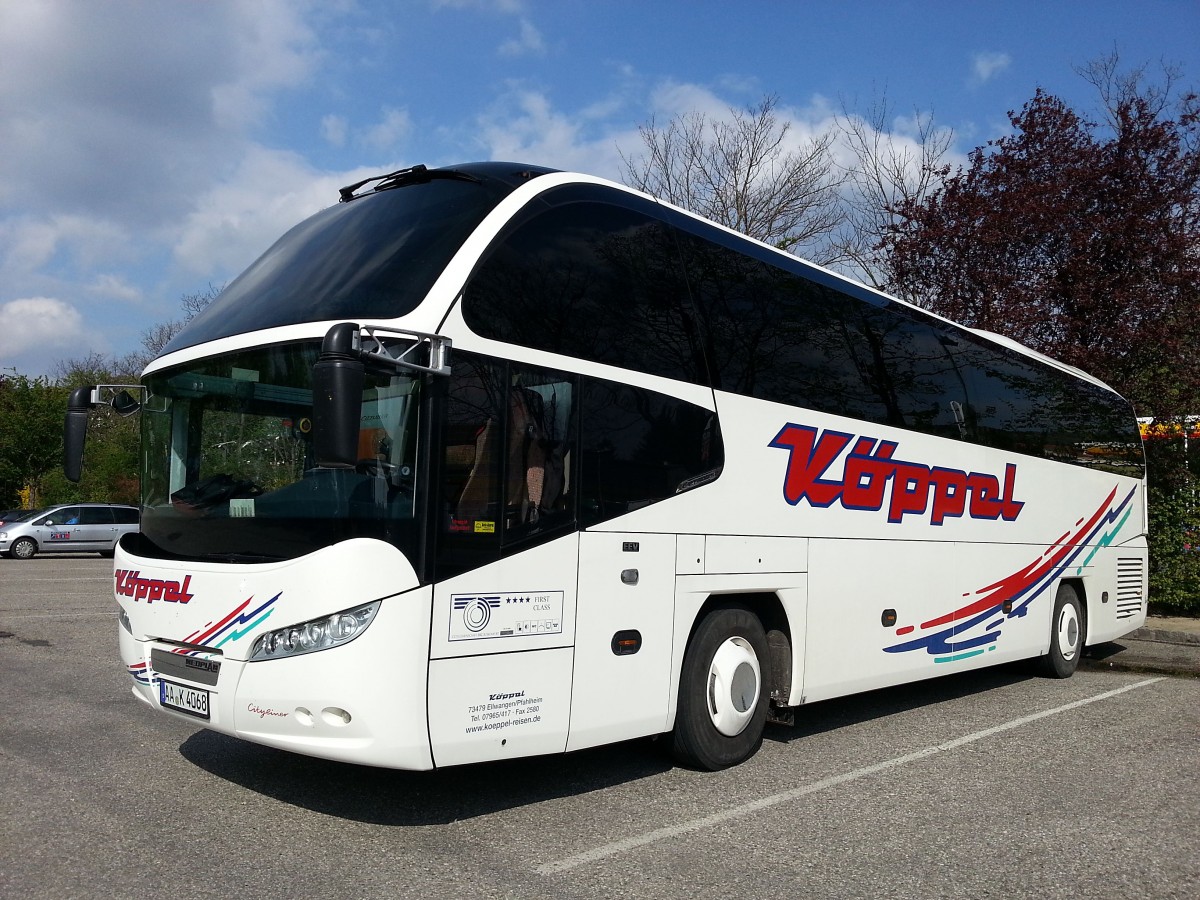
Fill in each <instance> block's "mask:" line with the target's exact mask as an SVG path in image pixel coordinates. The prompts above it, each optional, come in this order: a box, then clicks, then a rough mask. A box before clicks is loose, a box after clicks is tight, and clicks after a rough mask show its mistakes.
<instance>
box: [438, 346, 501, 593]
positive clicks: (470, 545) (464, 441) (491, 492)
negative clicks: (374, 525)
mask: <svg viewBox="0 0 1200 900" xmlns="http://www.w3.org/2000/svg"><path fill="white" fill-rule="evenodd" d="M503 373H504V368H503V366H502V365H494V364H490V363H488V362H487V361H485V360H481V359H479V358H478V357H473V356H471V355H470V354H465V353H464V354H459V355H456V356H455V360H454V374H453V375H452V376H451V380H450V387H449V392H448V393H449V396H448V399H447V401H446V420H445V425H444V429H445V430H444V434H443V449H442V463H443V470H442V484H441V510H440V517H441V533H442V537H441V539H440V541H439V551H438V570H439V575H438V577H439V578H444V577H447V576H448V575H452V574H454V573H456V572H461V571H464V570H466V569H469V568H472V567H474V566H478V565H484V564H486V563H487V562H489V561H491V560H494V559H499V557H500V525H499V522H500V515H501V512H502V510H501V506H500V502H501V499H500V492H501V487H502V485H501V463H502V461H503V458H504V454H503V451H502V449H501V448H502V447H503V441H504V428H505V424H504V419H503V417H502V415H501V409H502V408H503V407H502V405H501V402H500V401H501V399H502V392H503Z"/></svg>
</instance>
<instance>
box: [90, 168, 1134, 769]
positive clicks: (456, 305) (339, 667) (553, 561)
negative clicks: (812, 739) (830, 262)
mask: <svg viewBox="0 0 1200 900" xmlns="http://www.w3.org/2000/svg"><path fill="white" fill-rule="evenodd" d="M341 195H342V196H341V200H342V202H340V203H338V204H336V205H335V206H333V207H331V208H329V209H326V210H325V211H323V212H321V213H318V214H317V215H315V216H313V217H312V218H310V219H308V220H306V221H305V222H303V223H301V224H300V225H297V226H296V227H295V228H293V229H292V230H291V231H290V232H288V233H287V234H286V235H285V236H284V237H283V238H282V239H281V240H280V241H279V242H278V243H276V244H275V245H274V246H273V247H272V248H271V249H270V250H268V251H267V252H266V254H265V255H263V256H262V257H261V258H260V259H259V260H258V261H257V262H256V263H254V264H253V265H252V266H251V267H250V268H249V269H248V270H247V271H246V272H245V273H244V274H242V275H241V276H240V277H239V278H238V279H237V280H235V281H234V282H233V283H232V284H230V285H229V287H228V288H227V289H226V290H225V291H224V292H223V294H222V295H221V296H219V297H218V298H217V299H215V300H214V301H213V302H212V304H211V305H210V306H209V307H208V308H207V309H206V310H204V311H203V312H202V313H201V314H200V315H198V316H197V317H196V318H195V319H194V320H193V321H192V322H191V323H190V324H189V325H188V326H187V327H186V328H185V329H183V330H182V331H181V332H180V333H179V335H178V336H177V337H176V338H175V339H174V340H173V341H172V342H171V343H170V344H169V345H168V346H167V347H166V348H165V350H164V351H163V353H162V355H161V356H160V357H158V358H157V359H156V360H155V361H154V362H153V363H151V364H150V365H149V366H148V367H147V368H146V371H145V373H144V376H143V378H142V383H141V385H140V392H141V403H142V408H141V422H142V426H141V427H142V448H141V472H140V474H141V490H142V504H141V505H142V520H141V533H140V534H139V535H131V536H127V537H126V538H125V539H124V540H122V542H121V544H120V547H119V548H118V550H117V554H116V560H115V572H114V590H115V595H116V600H117V602H118V604H119V606H120V630H119V634H120V652H121V656H122V659H123V661H124V664H125V666H126V667H127V669H128V672H129V675H130V679H131V683H132V689H133V694H134V696H135V697H137V698H138V699H139V700H140V701H142V702H143V703H145V704H147V705H149V706H151V707H153V708H155V709H159V710H162V711H163V712H164V713H166V714H168V715H172V716H176V717H180V718H182V719H185V720H187V721H190V722H196V723H198V724H201V725H203V726H204V727H207V728H211V729H213V730H215V731H218V732H222V733H225V734H229V735H236V736H238V737H240V738H244V739H246V740H248V741H254V742H257V743H261V744H266V745H269V746H272V747H280V748H284V749H288V750H294V751H296V752H298V753H305V754H311V755H313V756H320V757H326V758H330V759H337V760H345V761H349V762H356V763H366V764H370V765H376V766H388V767H394V768H400V769H415V770H421V769H432V768H435V767H441V766H449V765H458V764H463V763H473V762H478V761H484V760H496V759H507V758H511V757H515V756H525V755H533V754H546V753H558V752H564V751H572V750H577V749H580V748H584V747H591V746H595V745H598V744H604V743H609V742H613V741H620V740H625V739H629V738H635V737H639V736H644V735H658V734H669V735H670V737H669V740H670V742H671V746H672V747H673V749H674V752H675V754H676V756H677V757H678V758H679V759H680V760H681V761H683V762H684V763H685V764H689V765H692V766H697V767H700V768H706V769H718V768H722V767H725V766H729V765H733V764H736V763H738V762H740V761H742V760H744V759H746V758H747V757H749V756H750V755H751V754H753V753H754V752H755V750H756V749H757V748H758V746H759V745H760V743H761V741H762V735H763V728H764V723H765V722H767V721H768V720H771V721H780V722H787V721H789V720H790V719H791V717H792V716H793V714H794V713H793V711H794V710H795V708H796V707H800V706H803V705H804V704H807V703H812V702H815V701H820V700H826V699H829V698H832V697H838V696H844V695H847V694H851V693H854V692H857V691H864V690H870V689H873V688H880V687H884V686H887V685H896V684H901V683H905V682H911V681H915V680H918V679H922V678H929V677H933V676H938V675H943V674H946V673H952V672H963V671H966V670H969V669H976V668H979V667H982V666H989V665H995V664H997V663H1004V662H1009V661H1013V660H1020V659H1027V658H1028V659H1034V658H1039V657H1040V663H1041V666H1042V667H1043V668H1044V670H1045V672H1046V673H1047V674H1049V675H1052V676H1058V677H1066V676H1068V675H1070V674H1071V673H1072V672H1073V671H1074V670H1075V667H1076V665H1077V664H1078V662H1079V658H1080V656H1081V654H1082V652H1083V648H1084V647H1085V646H1086V645H1088V644H1093V643H1096V642H1102V641H1109V640H1112V639H1114V638H1116V637H1119V636H1120V635H1123V634H1125V633H1127V632H1129V631H1131V630H1133V629H1134V628H1137V627H1138V626H1140V625H1142V623H1143V621H1144V618H1145V613H1146V604H1145V589H1146V534H1145V533H1146V510H1145V490H1144V480H1143V479H1144V463H1143V457H1142V448H1141V441H1140V439H1139V433H1138V426H1137V422H1136V420H1135V418H1134V413H1133V411H1132V409H1131V407H1130V405H1129V403H1127V402H1126V401H1124V400H1122V399H1121V397H1119V396H1118V395H1117V394H1116V393H1114V392H1113V391H1112V390H1111V389H1110V388H1108V387H1106V386H1105V385H1104V384H1102V383H1101V382H1099V381H1097V380H1096V379H1094V378H1091V377H1089V376H1088V375H1086V374H1084V373H1083V372H1080V371H1078V370H1075V369H1072V368H1069V367H1067V366H1064V365H1062V364H1060V363H1057V362H1054V361H1053V360H1050V359H1047V358H1045V357H1043V356H1040V355H1038V354H1035V353H1033V352H1031V351H1030V350H1028V349H1026V348H1023V347H1021V346H1019V345H1016V344H1015V343H1013V342H1010V341H1007V340H1005V339H1003V338H999V337H997V336H995V335H989V334H984V333H980V332H977V331H973V330H970V329H967V328H963V327H960V326H957V325H954V324H952V323H950V322H948V321H946V320H944V319H940V318H937V317H935V316H933V315H930V314H928V313H926V312H924V311H922V310H920V309H917V308H915V307H912V306H910V305H908V304H905V303H903V302H901V301H898V300H895V299H892V298H889V297H887V296H884V295H882V294H879V293H877V292H875V291H872V290H870V289H868V288H865V287H863V286H861V285H859V284H856V283H854V282H851V281H848V280H846V279H844V278H841V277H839V276H837V275H834V274H832V273H830V272H828V271H825V270H823V269H821V268H818V267H815V266H813V265H810V264H808V263H806V262H803V261H801V260H799V259H796V258H795V257H792V256H790V255H787V254H785V253H782V252H779V251H777V250H775V249H773V248H771V247H768V246H766V245H764V244H761V243H758V242H756V241H753V240H750V239H748V238H746V237H744V236H741V235H738V234H735V233H733V232H731V231H729V230H727V229H724V228H722V227H719V226H717V225H714V224H712V223H710V222H707V221H705V220H702V219H700V218H697V217H696V216H693V215H691V214H689V213H687V212H685V211H682V210H680V209H677V208H675V207H672V206H669V205H667V204H665V203H661V202H658V201H656V200H655V199H653V198H651V197H648V196H646V195H644V194H640V193H638V192H636V191H633V190H630V189H628V188H625V187H622V186H619V185H617V184H613V183H609V182H606V181H603V180H601V179H597V178H593V177H589V176H585V175H578V174H567V173H562V172H555V171H551V170H547V169H541V168H533V167H527V166H521V165H512V164H504V163H495V162H493V163H480V164H471V165H462V166H457V167H453V168H444V169H426V168H425V167H422V166H417V167H414V168H412V169H406V170H403V171H400V172H394V173H391V174H389V175H385V176H381V177H379V178H376V179H370V180H368V181H365V182H362V183H360V184H357V185H352V186H350V187H347V188H344V189H343V190H342V192H341ZM104 393H105V392H104V391H103V390H101V389H86V388H85V389H80V390H79V391H77V392H76V394H75V395H74V396H73V398H72V407H71V409H70V410H69V412H68V425H67V443H68V448H69V450H68V456H67V468H68V474H71V475H73V476H74V477H75V478H78V471H79V466H80V465H81V462H82V435H83V430H84V428H85V426H86V416H87V407H88V405H89V403H95V402H98V399H99V398H100V396H101V395H103V394H104ZM123 399H124V400H125V401H126V403H128V401H129V398H128V397H127V396H126V397H123Z"/></svg>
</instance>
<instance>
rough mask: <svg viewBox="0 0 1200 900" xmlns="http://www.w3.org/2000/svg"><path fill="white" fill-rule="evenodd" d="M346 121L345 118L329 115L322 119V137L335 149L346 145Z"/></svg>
mask: <svg viewBox="0 0 1200 900" xmlns="http://www.w3.org/2000/svg"><path fill="white" fill-rule="evenodd" d="M347 127H348V126H347V124H346V119H345V117H344V116H335V115H332V114H330V115H328V116H324V117H323V118H322V119H321V137H322V138H324V139H325V141H326V142H327V143H329V144H332V145H333V146H334V147H344V146H345V144H346V129H347Z"/></svg>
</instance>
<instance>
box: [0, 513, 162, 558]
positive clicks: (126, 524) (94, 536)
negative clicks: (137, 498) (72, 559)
mask: <svg viewBox="0 0 1200 900" xmlns="http://www.w3.org/2000/svg"><path fill="white" fill-rule="evenodd" d="M138 522H139V516H138V510H137V507H134V506H124V505H122V504H117V503H64V504H62V505H60V506H51V507H47V508H46V509H42V510H38V511H37V512H34V513H31V514H29V515H27V516H25V517H24V518H22V519H18V520H15V521H9V522H5V523H4V524H3V525H0V553H3V554H4V555H5V556H11V557H13V558H14V559H32V558H33V557H34V556H35V555H36V554H38V553H99V554H100V555H101V556H112V555H113V551H114V550H115V549H116V546H117V541H119V540H120V539H121V535H123V534H130V533H132V532H136V531H139V530H140V528H141V526H140V525H139V524H138Z"/></svg>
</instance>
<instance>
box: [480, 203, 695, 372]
mask: <svg viewBox="0 0 1200 900" xmlns="http://www.w3.org/2000/svg"><path fill="white" fill-rule="evenodd" d="M613 193H614V192H611V191H610V190H608V189H593V190H585V189H583V188H579V187H572V188H562V189H559V190H557V191H551V192H548V195H547V197H546V198H544V199H543V200H542V201H540V202H539V203H538V204H536V206H535V207H533V208H531V209H530V210H529V211H528V212H527V213H526V214H525V215H524V216H523V217H522V218H521V219H520V220H518V221H517V222H516V223H515V224H514V225H513V226H512V227H510V229H509V230H508V231H507V232H505V233H504V234H502V235H501V237H500V238H499V239H498V241H497V243H496V245H495V246H494V247H493V248H492V249H491V250H490V251H489V253H488V255H487V257H486V258H485V259H484V261H483V263H482V264H481V265H480V267H479V269H478V270H477V271H476V273H475V274H474V275H473V276H472V278H471V280H470V281H469V283H468V285H467V289H466V291H465V293H464V299H463V315H464V317H465V318H466V321H467V324H468V325H470V326H471V328H472V330H474V331H475V332H476V333H478V334H480V335H482V336H484V337H488V338H493V339H496V340H501V341H506V342H509V343H514V344H520V345H521V346H524V347H534V348H537V349H539V350H548V351H550V352H552V353H561V354H565V355H567V356H572V357H576V358H579V359H586V360H590V361H593V362H599V363H608V364H610V365H616V366H622V367H625V368H629V369H635V370H637V371H641V372H648V373H650V374H654V375H665V376H667V377H670V378H677V379H679V380H681V381H688V382H692V383H696V384H707V383H708V375H707V373H706V372H705V369H704V362H703V354H702V348H701V345H700V343H699V337H698V335H697V334H696V333H695V328H694V327H693V326H692V325H691V323H690V319H689V318H688V317H687V315H686V312H685V308H684V307H685V303H686V297H687V287H686V284H685V282H684V280H683V277H682V272H681V270H680V265H679V255H678V250H677V247H676V245H675V242H674V239H673V236H672V230H671V229H670V228H669V226H667V225H666V224H665V223H664V222H662V221H660V220H659V219H657V218H655V217H653V216H652V215H650V214H649V213H650V212H652V211H653V206H654V204H652V203H649V202H645V201H640V200H638V199H637V198H632V197H629V196H628V195H625V194H619V193H617V194H616V196H617V197H619V198H620V201H621V202H622V203H623V204H628V205H645V206H646V207H647V209H632V208H628V206H625V205H623V206H617V205H615V204H613V203H606V202H600V201H599V200H597V199H596V195H597V194H599V195H600V196H610V195H613ZM555 204H558V205H555Z"/></svg>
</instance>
